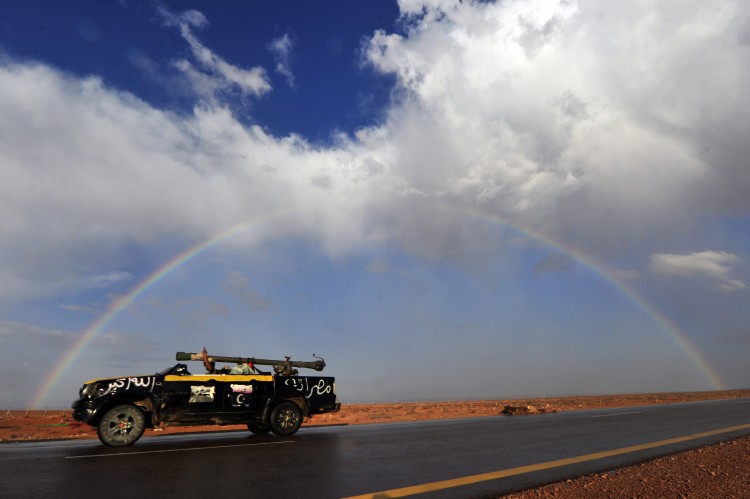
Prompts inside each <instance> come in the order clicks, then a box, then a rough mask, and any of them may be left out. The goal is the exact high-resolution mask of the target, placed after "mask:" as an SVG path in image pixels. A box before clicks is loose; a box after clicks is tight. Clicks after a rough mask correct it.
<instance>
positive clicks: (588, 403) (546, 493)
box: [0, 390, 750, 499]
mask: <svg viewBox="0 0 750 499" xmlns="http://www.w3.org/2000/svg"><path fill="white" fill-rule="evenodd" d="M744 397H750V390H732V391H719V392H691V393H654V394H636V395H606V396H582V397H556V398H544V399H532V400H482V401H464V402H404V403H394V404H351V405H344V406H342V409H341V411H340V412H338V413H335V414H324V415H320V416H316V417H315V418H314V419H312V420H311V421H308V422H306V423H305V424H306V425H321V424H329V425H330V424H365V423H386V422H401V421H417V420H425V419H445V418H460V417H476V416H490V415H498V414H507V415H509V416H518V415H530V414H537V413H549V412H559V411H570V410H580V409H593V408H602V407H622V406H633V405H649V404H668V403H675V402H688V401H698V400H710V399H721V398H744ZM227 430H242V431H246V429H245V428H244V427H242V426H224V427H220V426H204V427H167V428H156V429H153V430H147V431H146V433H145V435H144V436H145V437H156V436H158V435H163V434H171V433H183V432H195V431H227ZM71 438H96V431H95V429H94V428H92V427H90V426H88V425H83V424H80V423H78V422H76V421H73V419H72V417H71V412H70V411H69V410H54V411H52V410H49V411H47V410H45V411H10V410H9V411H6V412H5V413H4V414H2V413H0V442H2V443H6V442H18V441H30V440H45V439H47V440H48V439H71ZM510 497H513V498H523V499H528V498H561V499H568V498H599V497H691V498H692V497H696V498H699V497H706V498H709V497H710V498H714V497H725V498H730V497H736V498H747V497H750V437H746V438H740V439H736V440H732V441H729V442H723V443H721V444H718V445H714V446H710V447H704V448H701V449H696V450H693V451H688V452H683V453H681V454H675V455H672V456H668V457H664V458H660V459H656V460H653V461H650V462H647V463H643V464H640V465H637V466H631V467H628V468H622V469H619V470H614V471H611V472H608V473H600V474H596V475H591V476H584V477H581V478H578V479H576V480H568V481H566V482H562V483H556V484H552V485H548V486H546V487H541V488H538V489H533V490H528V491H525V492H522V493H519V494H515V495H513V496H510Z"/></svg>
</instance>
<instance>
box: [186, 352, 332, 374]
mask: <svg viewBox="0 0 750 499" xmlns="http://www.w3.org/2000/svg"><path fill="white" fill-rule="evenodd" d="M313 357H315V358H316V359H318V360H316V361H313V362H301V361H297V360H289V359H290V358H291V357H285V359H286V360H269V359H256V358H255V357H223V356H220V355H211V356H209V355H208V352H206V349H205V348H204V349H203V351H202V352H201V353H186V352H177V360H195V361H199V362H203V364H204V365H205V366H206V370H207V371H208V372H215V369H214V366H215V364H216V362H229V363H233V364H248V365H250V366H251V367H252V366H273V371H274V373H276V374H281V375H283V376H296V375H297V374H298V371H297V370H296V369H294V368H295V367H299V368H303V369H314V370H315V371H322V370H323V368H324V367H325V366H326V363H325V360H323V359H322V358H321V357H318V356H316V355H313Z"/></svg>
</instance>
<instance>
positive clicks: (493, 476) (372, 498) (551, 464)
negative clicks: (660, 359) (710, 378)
mask: <svg viewBox="0 0 750 499" xmlns="http://www.w3.org/2000/svg"><path fill="white" fill-rule="evenodd" d="M748 428H750V423H748V424H741V425H736V426H730V427H727V428H720V429H718V430H711V431H705V432H702V433H695V434H693V435H686V436H682V437H675V438H669V439H666V440H659V441H657V442H649V443H645V444H639V445H631V446H629V447H621V448H619V449H612V450H607V451H602V452H594V453H592V454H583V455H581V456H575V457H569V458H565V459H557V460H555V461H547V462H544V463H538V464H530V465H526V466H519V467H517V468H508V469H507V470H499V471H491V472H488V473H480V474H478V475H469V476H464V477H459V478H452V479H449V480H441V481H438V482H431V483H424V484H421V485H412V486H409V487H401V488H398V489H391V490H384V491H381V492H371V493H368V494H362V495H357V496H350V497H346V498H344V499H378V498H392V497H405V496H411V495H416V494H423V493H425V492H436V491H438V490H445V489H450V488H454V487H461V486H463V485H472V484H475V483H480V482H487V481H490V480H497V479H499V478H506V477H509V476H514V475H522V474H524V473H531V472H534V471H542V470H547V469H551V468H558V467H560V466H567V465H569V464H577V463H583V462H586V461H594V460H596V459H604V458H607V457H613V456H619V455H622V454H630V453H632V452H638V451H642V450H646V449H653V448H655V447H663V446H665V445H672V444H678V443H682V442H688V441H690V440H697V439H699V438H704V437H710V436H713V435H720V434H722V433H730V432H733V431H739V430H746V429H748Z"/></svg>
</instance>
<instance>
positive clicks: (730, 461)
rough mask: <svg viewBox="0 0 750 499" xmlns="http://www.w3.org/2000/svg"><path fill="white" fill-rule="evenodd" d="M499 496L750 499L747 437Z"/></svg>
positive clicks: (518, 498)
mask: <svg viewBox="0 0 750 499" xmlns="http://www.w3.org/2000/svg"><path fill="white" fill-rule="evenodd" d="M503 497H507V498H513V499H532V498H533V499H536V498H556V499H579V498H582V499H585V498H592V499H593V498H597V499H598V498H602V497H608V498H626V497H627V498H631V497H638V498H641V497H642V498H671V497H676V498H707V499H708V498H711V499H715V498H737V499H743V498H749V497H750V437H743V438H738V439H736V440H730V441H727V442H721V443H719V444H716V445H711V446H708V447H702V448H700V449H695V450H691V451H686V452H681V453H679V454H673V455H671V456H665V457H662V458H659V459H655V460H653V461H648V462H645V463H642V464H638V465H635V466H629V467H627V468H621V469H618V470H614V471H611V472H608V473H597V474H594V475H588V476H583V477H580V478H577V479H575V480H567V481H565V482H560V483H553V484H550V485H547V486H544V487H539V488H536V489H531V490H527V491H524V492H521V493H518V494H511V495H508V496H503Z"/></svg>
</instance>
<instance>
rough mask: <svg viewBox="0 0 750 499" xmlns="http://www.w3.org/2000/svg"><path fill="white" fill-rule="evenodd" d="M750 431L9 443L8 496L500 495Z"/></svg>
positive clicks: (697, 422)
mask: <svg viewBox="0 0 750 499" xmlns="http://www.w3.org/2000/svg"><path fill="white" fill-rule="evenodd" d="M743 435H750V399H730V400H721V401H708V402H692V403H684V404H671V405H654V406H639V407H626V408H615V409H601V410H590V411H574V412H567V413H559V414H546V415H536V416H497V417H483V418H472V419H453V420H438V421H423V422H414V423H390V424H378V425H376V424H373V425H358V426H337V427H330V426H329V427H324V426H321V427H314V428H303V429H302V430H300V431H299V433H297V434H296V435H294V436H292V437H287V438H279V437H273V436H269V437H259V436H254V435H251V434H250V433H249V432H248V433H245V432H222V433H203V434H192V435H168V436H160V437H154V438H143V439H141V440H140V441H139V442H138V443H136V444H135V445H134V446H132V447H126V448H110V447H105V446H104V445H102V444H100V443H99V442H98V441H93V440H84V441H81V440H71V441H56V442H32V443H6V444H0V477H2V480H1V482H2V485H1V488H0V496H2V497H4V498H16V497H18V498H21V497H23V498H27V497H55V498H66V497H76V498H96V497H104V498H107V499H114V498H120V497H123V498H125V497H127V498H132V497H155V496H161V497H185V498H189V497H206V498H226V497H243V498H263V499H271V498H276V497H279V498H282V497H283V498H290V497H291V498H295V497H316V498H344V497H356V496H364V497H403V496H409V495H414V494H421V495H419V497H428V498H443V497H445V498H460V497H482V496H488V497H492V496H497V495H499V494H504V493H510V492H513V491H518V490H521V489H526V488H531V487H536V486H539V485H542V484H545V483H550V482H553V481H559V480H564V479H567V478H572V477H576V476H580V475H582V474H588V473H594V472H600V471H604V470H607V469H612V468H616V467H621V466H626V465H630V464H634V463H638V462H642V461H644V460H647V459H651V458H654V457H657V456H662V455H665V454H669V453H673V452H678V451H681V450H686V449H691V448H695V447H700V446H703V445H707V444H712V443H716V442H719V441H722V440H728V439H731V438H735V437H737V436H743Z"/></svg>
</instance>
